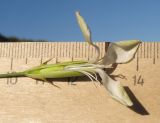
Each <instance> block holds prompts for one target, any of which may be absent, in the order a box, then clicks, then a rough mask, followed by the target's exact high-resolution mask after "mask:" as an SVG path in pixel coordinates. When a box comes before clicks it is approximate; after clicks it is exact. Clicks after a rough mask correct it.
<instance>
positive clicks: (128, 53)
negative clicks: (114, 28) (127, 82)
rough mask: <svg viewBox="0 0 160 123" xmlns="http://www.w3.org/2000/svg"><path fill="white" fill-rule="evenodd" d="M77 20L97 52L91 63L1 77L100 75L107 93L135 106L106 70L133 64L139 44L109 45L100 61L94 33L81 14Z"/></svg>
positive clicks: (53, 66) (52, 66)
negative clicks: (113, 66) (116, 65)
mask: <svg viewBox="0 0 160 123" xmlns="http://www.w3.org/2000/svg"><path fill="white" fill-rule="evenodd" d="M76 17H77V21H78V24H79V26H80V29H81V31H82V33H83V36H84V38H85V41H86V42H88V44H89V45H91V46H93V47H94V48H95V49H96V51H97V54H96V55H95V58H94V59H91V60H90V61H83V60H82V61H71V62H64V63H57V64H48V65H47V62H48V61H46V62H45V63H43V64H41V65H40V66H36V67H33V68H31V69H28V70H26V71H23V72H15V73H8V74H0V78H6V77H30V78H33V79H40V80H43V81H47V79H49V78H64V77H74V76H84V75H85V76H88V77H89V78H90V79H91V80H92V81H94V80H95V81H99V80H98V79H97V74H99V76H100V77H101V79H102V80H101V83H102V84H103V86H104V87H105V88H106V90H108V92H109V94H110V95H111V97H112V98H114V99H115V100H117V101H119V102H120V103H121V104H124V105H126V106H132V105H133V103H132V101H131V100H130V98H129V96H128V95H127V93H126V91H125V90H124V88H123V86H122V85H121V83H120V82H119V81H116V80H113V79H112V78H110V76H109V75H107V73H106V72H105V71H104V68H106V70H107V69H108V68H110V66H111V65H112V64H115V63H116V64H119V63H121V64H122V63H127V62H129V61H131V60H132V59H133V58H134V55H135V53H136V51H137V49H138V47H139V44H140V41H139V40H128V41H120V42H115V43H110V44H109V46H108V50H107V52H106V53H105V55H104V57H103V58H101V59H99V56H100V50H99V47H98V46H96V45H95V44H94V43H93V42H92V40H91V32H90V30H89V28H88V27H87V24H86V23H85V21H84V19H83V18H82V16H80V14H79V12H76Z"/></svg>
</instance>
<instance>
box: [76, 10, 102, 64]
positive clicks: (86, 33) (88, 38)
mask: <svg viewBox="0 0 160 123" xmlns="http://www.w3.org/2000/svg"><path fill="white" fill-rule="evenodd" d="M76 17H77V21H78V24H79V26H80V29H81V31H82V33H83V36H84V38H85V41H86V42H88V43H89V44H90V45H91V46H93V47H94V48H95V50H96V52H97V54H96V55H95V57H94V58H93V59H91V60H90V61H89V62H90V63H96V62H97V61H98V60H99V57H100V50H99V47H98V46H97V45H95V44H93V42H92V39H91V32H90V30H89V27H88V26H87V24H86V23H85V21H84V19H83V17H82V16H81V15H80V13H79V12H76Z"/></svg>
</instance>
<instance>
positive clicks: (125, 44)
mask: <svg viewBox="0 0 160 123" xmlns="http://www.w3.org/2000/svg"><path fill="white" fill-rule="evenodd" d="M140 43H141V42H140V41H139V40H128V41H120V42H116V43H110V44H109V47H108V50H107V52H106V54H105V56H104V58H103V60H102V64H104V65H109V64H113V63H127V62H129V61H131V60H132V59H133V58H134V55H135V53H136V51H137V49H138V47H139V44H140Z"/></svg>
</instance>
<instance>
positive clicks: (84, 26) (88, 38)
mask: <svg viewBox="0 0 160 123" xmlns="http://www.w3.org/2000/svg"><path fill="white" fill-rule="evenodd" d="M76 17H77V21H78V24H79V26H80V29H81V31H82V33H83V36H84V38H85V41H87V42H88V43H89V44H92V40H91V32H90V30H89V28H88V26H87V24H86V23H85V21H84V19H83V17H82V16H81V15H80V13H79V12H76Z"/></svg>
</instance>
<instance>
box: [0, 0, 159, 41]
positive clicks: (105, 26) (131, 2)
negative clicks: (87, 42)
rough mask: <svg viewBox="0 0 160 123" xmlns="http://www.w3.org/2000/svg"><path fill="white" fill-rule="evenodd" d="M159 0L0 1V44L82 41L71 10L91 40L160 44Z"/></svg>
mask: <svg viewBox="0 0 160 123" xmlns="http://www.w3.org/2000/svg"><path fill="white" fill-rule="evenodd" d="M159 6H160V1H159V0H119V1H118V0H92V1H91V0H88V1H85V0H79V1H78V0H0V40H1V41H4V40H5V41H7V40H8V41H9V40H12V41H15V40H16V41H18V40H19V41H20V40H24V41H42V40H44V41H83V36H82V34H81V31H80V29H79V26H78V24H77V22H76V18H75V11H77V10H78V11H80V13H81V15H82V16H83V17H84V18H85V21H86V22H87V24H88V25H89V27H90V29H91V31H92V39H93V41H119V40H130V39H139V40H143V41H160V14H159V13H160V7H159Z"/></svg>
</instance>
